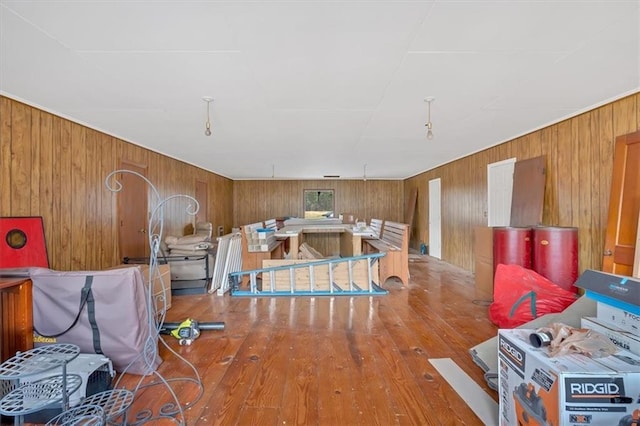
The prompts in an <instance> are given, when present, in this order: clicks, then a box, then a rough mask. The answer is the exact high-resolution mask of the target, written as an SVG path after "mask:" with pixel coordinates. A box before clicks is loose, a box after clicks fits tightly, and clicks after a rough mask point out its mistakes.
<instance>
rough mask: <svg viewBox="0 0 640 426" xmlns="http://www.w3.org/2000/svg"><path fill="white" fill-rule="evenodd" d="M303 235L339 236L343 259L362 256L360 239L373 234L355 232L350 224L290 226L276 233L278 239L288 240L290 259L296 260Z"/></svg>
mask: <svg viewBox="0 0 640 426" xmlns="http://www.w3.org/2000/svg"><path fill="white" fill-rule="evenodd" d="M304 234H339V235H340V255H341V256H343V257H350V256H358V255H360V254H362V239H363V238H371V237H373V234H372V233H371V232H368V231H363V232H360V231H357V230H354V229H353V225H352V224H344V225H291V226H285V227H284V228H282V229H279V230H277V231H276V233H275V236H276V238H278V239H282V240H284V239H288V240H289V253H290V254H291V258H292V259H298V251H299V249H300V244H302V242H303V239H304Z"/></svg>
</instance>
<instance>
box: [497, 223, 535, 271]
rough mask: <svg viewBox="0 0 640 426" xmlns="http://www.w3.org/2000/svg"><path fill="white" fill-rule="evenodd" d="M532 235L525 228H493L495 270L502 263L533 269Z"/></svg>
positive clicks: (529, 229) (529, 230) (528, 229)
mask: <svg viewBox="0 0 640 426" xmlns="http://www.w3.org/2000/svg"><path fill="white" fill-rule="evenodd" d="M532 233H533V230H532V229H531V228H525V227H513V226H506V227H496V228H493V270H494V271H495V270H496V267H497V266H498V264H500V263H503V264H505V265H520V266H522V267H524V268H528V269H531V253H532V252H531V245H532Z"/></svg>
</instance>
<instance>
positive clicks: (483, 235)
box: [473, 226, 493, 264]
mask: <svg viewBox="0 0 640 426" xmlns="http://www.w3.org/2000/svg"><path fill="white" fill-rule="evenodd" d="M473 255H474V257H475V259H476V263H477V262H478V259H481V260H483V261H485V262H487V263H491V264H493V227H490V226H476V227H475V228H473Z"/></svg>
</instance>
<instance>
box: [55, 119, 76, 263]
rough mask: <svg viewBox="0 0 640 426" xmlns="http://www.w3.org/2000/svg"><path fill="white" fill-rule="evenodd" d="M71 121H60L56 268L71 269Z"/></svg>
mask: <svg viewBox="0 0 640 426" xmlns="http://www.w3.org/2000/svg"><path fill="white" fill-rule="evenodd" d="M71 124H72V123H71V122H70V121H67V120H63V121H62V127H61V135H60V145H61V148H60V160H59V161H58V163H57V166H58V167H60V182H59V184H60V187H59V188H60V197H61V201H62V204H61V209H60V215H59V217H58V225H57V226H59V227H60V241H59V244H60V245H59V246H58V247H59V254H60V257H59V259H58V260H59V261H60V265H58V268H59V269H61V270H71V247H70V245H71V227H72V226H73V223H72V213H71V211H70V209H71V208H72V200H73V194H72V189H71V179H72V177H71V170H72V166H71V161H72V156H73V153H72V151H71Z"/></svg>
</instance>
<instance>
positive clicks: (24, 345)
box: [0, 278, 33, 362]
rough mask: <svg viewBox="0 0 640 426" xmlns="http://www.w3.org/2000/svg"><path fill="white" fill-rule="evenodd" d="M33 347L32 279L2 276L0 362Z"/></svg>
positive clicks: (0, 279) (0, 293)
mask: <svg viewBox="0 0 640 426" xmlns="http://www.w3.org/2000/svg"><path fill="white" fill-rule="evenodd" d="M32 348H33V303H32V295H31V280H30V279H28V278H0V362H4V361H6V360H7V359H9V358H11V357H12V356H14V355H15V354H16V352H17V351H26V350H29V349H32Z"/></svg>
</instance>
